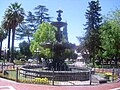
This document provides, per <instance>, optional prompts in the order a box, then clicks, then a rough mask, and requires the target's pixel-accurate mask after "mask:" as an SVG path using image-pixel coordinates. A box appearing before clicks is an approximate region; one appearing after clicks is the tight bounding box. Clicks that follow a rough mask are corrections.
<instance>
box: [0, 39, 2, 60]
mask: <svg viewBox="0 0 120 90" xmlns="http://www.w3.org/2000/svg"><path fill="white" fill-rule="evenodd" d="M1 52H2V41H0V59H1Z"/></svg>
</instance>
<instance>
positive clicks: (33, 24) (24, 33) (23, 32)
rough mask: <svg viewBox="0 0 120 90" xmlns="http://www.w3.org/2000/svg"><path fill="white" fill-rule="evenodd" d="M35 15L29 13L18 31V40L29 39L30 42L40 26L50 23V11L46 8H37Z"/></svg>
mask: <svg viewBox="0 0 120 90" xmlns="http://www.w3.org/2000/svg"><path fill="white" fill-rule="evenodd" d="M34 10H35V13H32V12H30V11H29V12H28V14H27V15H26V19H25V21H24V23H22V24H21V25H20V26H19V28H18V29H17V30H16V31H17V32H16V33H17V39H23V38H26V37H27V39H28V42H30V40H31V39H32V34H33V33H34V32H35V31H36V30H37V28H38V25H39V24H41V23H42V22H48V21H50V17H49V14H48V13H47V12H48V9H47V8H46V6H43V5H38V6H37V7H35V9H34Z"/></svg>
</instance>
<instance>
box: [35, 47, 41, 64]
mask: <svg viewBox="0 0 120 90" xmlns="http://www.w3.org/2000/svg"><path fill="white" fill-rule="evenodd" d="M34 52H35V53H36V54H37V59H38V55H39V52H40V50H39V48H37V49H36V50H35V51H34ZM37 64H38V60H37Z"/></svg>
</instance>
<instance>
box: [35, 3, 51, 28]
mask: <svg viewBox="0 0 120 90" xmlns="http://www.w3.org/2000/svg"><path fill="white" fill-rule="evenodd" d="M34 10H36V11H35V18H36V24H37V26H38V25H39V24H41V23H42V22H45V21H50V17H49V14H48V13H47V12H48V9H47V8H46V6H43V5H38V6H37V7H35V9H34Z"/></svg>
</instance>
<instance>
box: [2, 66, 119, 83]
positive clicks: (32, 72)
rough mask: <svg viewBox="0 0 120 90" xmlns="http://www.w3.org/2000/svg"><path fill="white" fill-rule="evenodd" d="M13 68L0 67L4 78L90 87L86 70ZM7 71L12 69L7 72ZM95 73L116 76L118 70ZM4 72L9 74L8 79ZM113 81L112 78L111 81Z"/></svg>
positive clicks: (88, 73)
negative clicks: (107, 73) (106, 73)
mask: <svg viewBox="0 0 120 90" xmlns="http://www.w3.org/2000/svg"><path fill="white" fill-rule="evenodd" d="M14 67H15V66H12V65H10V67H8V66H4V65H3V66H1V68H2V69H3V70H4V76H3V77H7V78H8V79H12V80H15V81H17V82H25V83H35V84H47V85H90V84H91V81H90V80H89V79H90V76H91V74H90V72H89V71H88V70H79V68H77V70H72V71H54V70H52V71H49V70H41V69H25V68H18V67H16V68H14ZM8 69H12V70H9V71H8ZM94 71H95V72H102V73H105V72H110V73H112V74H113V76H114V74H118V73H117V72H119V69H103V68H95V69H94ZM6 72H9V77H8V74H7V73H6ZM112 81H114V77H113V79H112Z"/></svg>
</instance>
